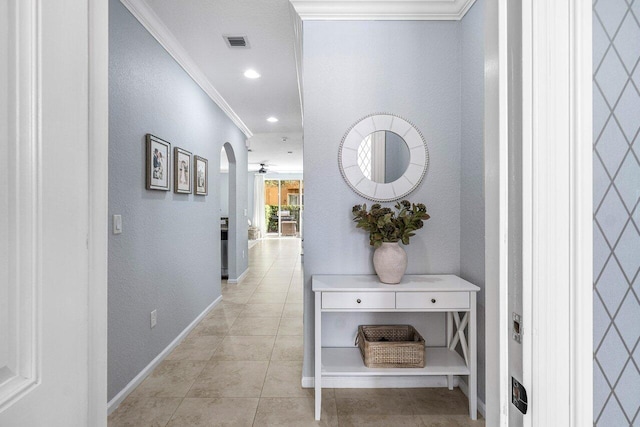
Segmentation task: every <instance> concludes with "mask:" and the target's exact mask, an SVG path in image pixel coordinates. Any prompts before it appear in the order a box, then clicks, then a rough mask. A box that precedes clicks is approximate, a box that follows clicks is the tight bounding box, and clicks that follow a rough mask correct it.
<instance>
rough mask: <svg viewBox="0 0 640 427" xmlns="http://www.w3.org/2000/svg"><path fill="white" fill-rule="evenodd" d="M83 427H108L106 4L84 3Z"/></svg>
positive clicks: (94, 1) (107, 22)
mask: <svg viewBox="0 0 640 427" xmlns="http://www.w3.org/2000/svg"><path fill="white" fill-rule="evenodd" d="M88 13H89V82H88V83H89V128H88V135H87V139H88V141H89V170H90V174H89V182H88V186H89V230H88V233H89V235H88V237H89V238H88V245H89V289H90V291H89V296H88V307H89V319H88V322H89V338H88V347H89V348H88V364H89V372H88V375H89V389H88V396H87V401H88V402H87V406H88V408H87V412H88V415H87V419H88V423H89V424H90V425H92V426H95V427H100V426H106V425H107V416H106V414H107V405H106V401H105V400H106V399H105V396H106V393H107V354H108V351H107V350H108V344H107V323H108V322H107V301H108V298H107V275H108V274H107V259H108V235H107V233H106V230H108V228H109V227H108V222H109V221H108V201H109V197H108V194H109V4H108V2H104V1H101V0H89V11H88Z"/></svg>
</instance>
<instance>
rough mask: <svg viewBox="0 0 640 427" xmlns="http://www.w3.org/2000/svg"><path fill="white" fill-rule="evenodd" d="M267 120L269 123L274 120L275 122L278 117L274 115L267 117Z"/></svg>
mask: <svg viewBox="0 0 640 427" xmlns="http://www.w3.org/2000/svg"><path fill="white" fill-rule="evenodd" d="M267 121H268V122H269V123H275V122H277V121H278V119H276V118H275V117H269V118H268V119H267Z"/></svg>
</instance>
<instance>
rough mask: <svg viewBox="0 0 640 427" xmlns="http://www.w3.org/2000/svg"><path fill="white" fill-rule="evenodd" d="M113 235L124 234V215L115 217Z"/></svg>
mask: <svg viewBox="0 0 640 427" xmlns="http://www.w3.org/2000/svg"><path fill="white" fill-rule="evenodd" d="M113 234H122V215H114V216H113Z"/></svg>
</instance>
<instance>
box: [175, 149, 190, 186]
mask: <svg viewBox="0 0 640 427" xmlns="http://www.w3.org/2000/svg"><path fill="white" fill-rule="evenodd" d="M191 174H192V167H191V152H190V151H187V150H185V149H182V148H180V147H175V148H174V149H173V191H174V192H175V193H180V194H191V183H192V182H193V181H192V179H191Z"/></svg>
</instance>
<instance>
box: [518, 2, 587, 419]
mask: <svg viewBox="0 0 640 427" xmlns="http://www.w3.org/2000/svg"><path fill="white" fill-rule="evenodd" d="M591 8H592V6H591V3H590V2H588V3H587V2H583V1H580V0H567V1H562V2H558V1H556V0H538V1H532V0H528V1H526V2H524V3H523V9H522V19H523V31H522V33H523V69H526V70H528V72H527V73H525V74H523V88H528V89H526V90H528V92H529V93H530V94H531V96H530V97H524V101H523V134H524V135H523V145H525V144H526V146H525V149H526V150H523V151H524V155H523V173H525V174H526V175H525V178H526V181H524V180H523V182H526V183H527V185H523V206H524V207H523V213H524V215H525V217H524V218H523V222H524V225H523V227H524V226H526V227H527V229H526V231H527V232H526V233H524V232H523V263H524V265H525V267H526V268H527V270H528V271H530V274H529V276H530V277H531V280H530V284H529V285H528V287H527V288H524V289H523V298H524V301H525V313H524V317H523V322H525V324H529V325H530V326H529V327H528V328H526V329H525V334H524V336H523V344H524V345H525V347H524V349H525V354H524V363H523V366H524V378H523V379H524V383H523V385H524V386H525V387H526V388H527V389H528V390H529V396H533V399H535V404H534V405H530V406H529V412H528V413H527V415H525V416H524V425H525V426H548V425H563V426H582V425H591V424H592V423H593V359H592V357H593V341H592V333H593V312H592V307H593V289H592V286H591V284H592V283H593V280H592V271H593V265H592V264H593V258H592V227H593V222H592V221H593V217H592V206H593V205H592V182H593V177H592V162H593V158H592V155H593V146H592V143H593V139H592V134H591V132H592V112H591V106H592V99H591V96H592V86H591V85H592V62H591V54H592V53H591V49H592V45H591V43H592V35H591V25H592V10H591ZM525 93H526V92H525ZM527 302H528V305H529V307H528V308H527V307H526V304H527ZM527 310H528V313H530V315H528V313H527ZM559 325H560V327H559ZM527 331H529V332H528V333H527ZM527 348H529V351H528V352H527ZM527 353H528V354H527ZM530 402H531V401H530Z"/></svg>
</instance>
